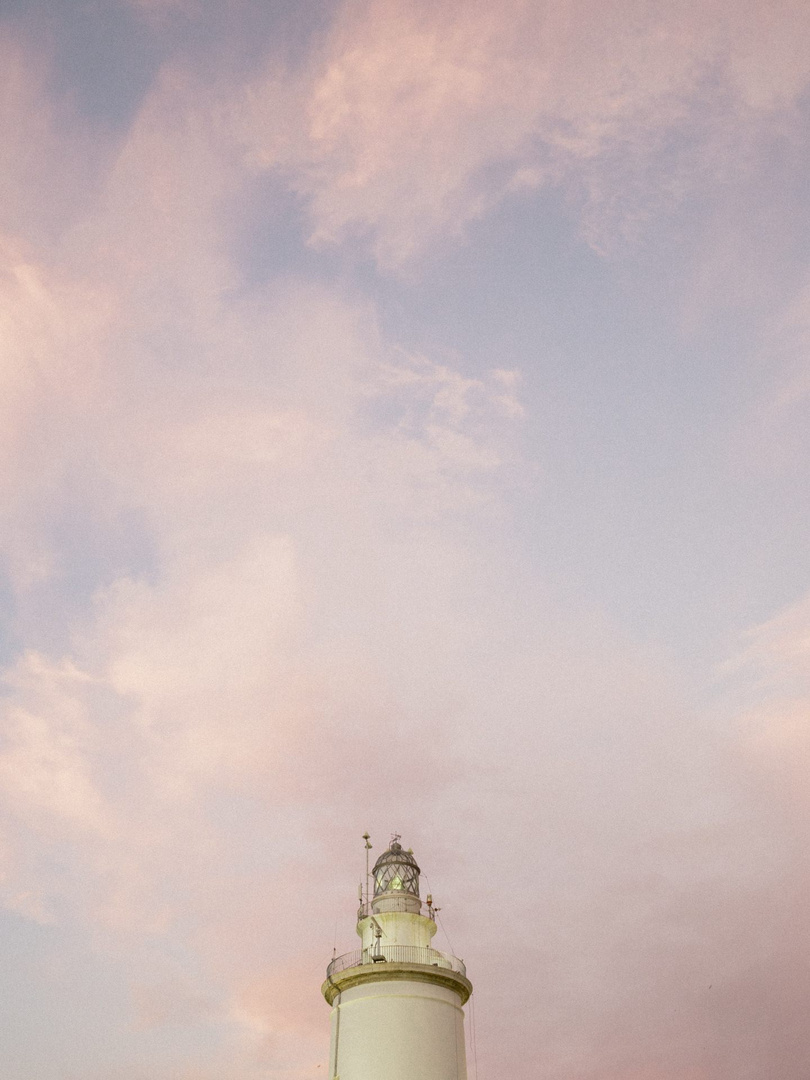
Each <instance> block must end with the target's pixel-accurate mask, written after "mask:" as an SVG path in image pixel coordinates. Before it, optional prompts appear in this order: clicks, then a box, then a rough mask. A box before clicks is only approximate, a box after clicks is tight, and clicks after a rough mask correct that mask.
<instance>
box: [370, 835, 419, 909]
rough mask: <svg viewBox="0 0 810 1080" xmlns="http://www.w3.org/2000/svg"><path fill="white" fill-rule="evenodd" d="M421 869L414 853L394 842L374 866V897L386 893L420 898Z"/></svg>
mask: <svg viewBox="0 0 810 1080" xmlns="http://www.w3.org/2000/svg"><path fill="white" fill-rule="evenodd" d="M419 873H420V871H419V867H418V866H417V864H416V859H414V857H413V852H411V851H405V850H404V849H403V847H402V845H401V844H400V843H399V841H398V840H393V841H392V842H391V846H390V847H389V849H388V850H387V851H384V852H383V853H382V855H380V857H379V859H377V861H376V863H375V864H374V896H375V898H376V897H378V896H382V895H383V894H384V893H408V894H410V895H411V896H416V897H418V896H419Z"/></svg>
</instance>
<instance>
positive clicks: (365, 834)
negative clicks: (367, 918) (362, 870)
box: [363, 832, 371, 911]
mask: <svg viewBox="0 0 810 1080" xmlns="http://www.w3.org/2000/svg"><path fill="white" fill-rule="evenodd" d="M363 839H364V840H365V842H366V908H368V910H369V911H370V910H371V907H370V905H371V901H370V900H369V888H370V885H369V877H370V875H369V869H368V853H369V851H371V844H370V843H369V841H370V840H371V837H370V836H369V834H368V833H367V832H364V833H363Z"/></svg>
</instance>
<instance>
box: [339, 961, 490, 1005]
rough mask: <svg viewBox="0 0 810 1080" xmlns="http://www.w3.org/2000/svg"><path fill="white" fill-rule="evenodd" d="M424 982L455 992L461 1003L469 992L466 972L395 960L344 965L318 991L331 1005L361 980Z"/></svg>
mask: <svg viewBox="0 0 810 1080" xmlns="http://www.w3.org/2000/svg"><path fill="white" fill-rule="evenodd" d="M406 980H409V981H413V982H428V983H434V984H435V985H437V986H444V987H446V988H447V989H448V990H453V991H454V992H455V993H456V994H458V996H459V998H460V1003H461V1004H462V1005H464V1004H465V1002H466V1001H467V1000H468V999H469V997H470V994H471V993H472V989H473V988H472V983H471V982H470V980H469V979H468V978H467V976H466V975H462V974H461V972H460V971H450V970H449V969H448V968H440V967H434V966H433V965H431V964H412V963H396V962H391V961H388V962H387V963H381V964H358V965H357V966H356V967H350V968H344V970H343V971H339V972H337V973H336V974H335V975H330V976H329V977H328V978H327V980H326V982H325V983H324V984H323V986H322V987H321V993H322V994H323V996H324V997H325V998H326V1000H327V1001H328V1003H329V1004H330V1005H331V1004H332V1003H333V1002H334V1000H335V998H336V997H337V996H338V994H342V993H343V992H344V991H345V990H349V989H351V987H353V986H361V985H362V984H364V983H375V982H398V981H403V982H404V981H406Z"/></svg>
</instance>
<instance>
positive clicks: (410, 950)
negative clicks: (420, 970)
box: [326, 945, 467, 979]
mask: <svg viewBox="0 0 810 1080" xmlns="http://www.w3.org/2000/svg"><path fill="white" fill-rule="evenodd" d="M379 963H390V964H425V965H427V966H429V967H439V968H444V969H445V970H447V971H456V972H458V973H459V974H460V975H465V976H466V974H467V969H466V968H465V966H464V961H463V960H459V958H458V957H457V956H452V955H451V954H450V953H443V952H439V950H438V949H424V948H421V947H420V946H418V945H380V947H379V949H378V948H377V947H376V946H375V947H374V948H373V949H355V950H354V952H349V953H344V954H343V955H342V956H336V957H335V959H334V960H333V961H332V963H331V964H330V965H329V967H328V968H327V969H326V977H327V979H329V978H331V976H332V975H336V974H337V972H339V971H345V970H346V969H347V968H353V967H362V966H363V965H364V964H379Z"/></svg>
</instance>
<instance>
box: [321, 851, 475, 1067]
mask: <svg viewBox="0 0 810 1080" xmlns="http://www.w3.org/2000/svg"><path fill="white" fill-rule="evenodd" d="M363 839H364V840H365V841H366V887H365V890H364V889H363V886H362V885H361V887H360V910H359V911H358V913H357V934H358V936H359V938H360V940H361V947H360V948H359V949H356V950H355V951H354V952H350V953H346V954H344V955H343V956H336V957H335V958H334V959H333V960H332V962H331V964H330V965H329V967H328V968H327V972H326V982H325V983H324V984H323V986H322V987H321V989H322V991H323V996H324V997H325V998H326V1000H327V1002H328V1003H329V1004H330V1005H331V1006H332V1029H331V1048H330V1053H329V1080H467V1066H466V1060H465V1053H464V1011H463V1005H464V1004H465V1002H466V1001H467V1000H468V998H469V996H470V994H471V993H472V984H471V983H470V981H469V979H468V978H467V973H466V970H465V967H464V964H463V962H462V961H461V960H459V959H458V958H457V957H455V956H452V955H450V954H449V953H445V952H440V951H439V950H438V949H434V948H433V947H432V946H431V939H432V938H433V935H434V934H435V933H436V922H435V920H434V916H435V913H436V910H437V909H436V908H434V906H433V899H432V897H431V896H428V897H427V898H426V903H425V904H424V905H423V903H422V900H421V898H420V895H419V875H420V873H421V871H420V869H419V866H418V865H417V863H416V859H415V858H414V855H413V852H412V851H410V850H408V851H406V850H405V849H404V848H403V847H402V845H401V844H400V842H399V841H400V837H399V836H398V835H397V836H395V837H394V838H393V839H392V841H391V844H390V846H389V848H388V850H387V851H384V852H383V853H382V855H380V857H379V859H377V861H376V863H375V864H374V869H373V871H372V872H371V873H369V869H368V851H369V848H370V847H371V845H370V843H369V837H368V834H367V833H366V834H365V835H364V837H363ZM372 885H373V889H372Z"/></svg>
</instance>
